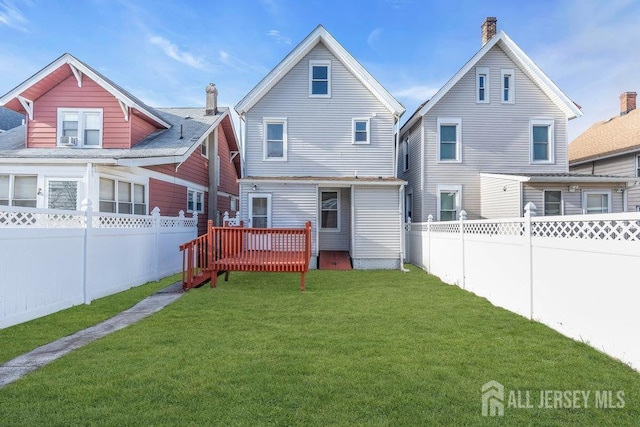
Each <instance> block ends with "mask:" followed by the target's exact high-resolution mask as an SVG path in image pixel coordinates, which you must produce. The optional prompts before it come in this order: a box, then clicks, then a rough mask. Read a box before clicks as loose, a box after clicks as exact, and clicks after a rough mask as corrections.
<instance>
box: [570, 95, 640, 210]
mask: <svg viewBox="0 0 640 427" xmlns="http://www.w3.org/2000/svg"><path fill="white" fill-rule="evenodd" d="M636 97H637V93H636V92H624V93H623V94H622V95H620V115H619V116H616V117H612V118H610V119H609V120H604V121H602V122H598V123H595V124H594V125H593V126H591V127H590V128H589V129H587V130H586V131H584V132H583V133H582V134H581V135H580V136H578V137H577V138H576V139H575V140H574V141H573V142H572V143H571V144H569V170H571V172H575V173H581V174H590V175H595V174H613V175H622V176H626V177H630V178H632V181H631V182H629V185H628V186H627V188H624V189H623V192H622V194H621V197H622V200H623V206H625V210H626V211H628V212H633V211H636V212H640V110H637V109H636Z"/></svg>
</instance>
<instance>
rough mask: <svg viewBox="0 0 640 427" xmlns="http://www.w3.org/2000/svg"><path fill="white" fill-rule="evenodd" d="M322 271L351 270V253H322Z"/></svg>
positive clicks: (320, 263) (320, 266)
mask: <svg viewBox="0 0 640 427" xmlns="http://www.w3.org/2000/svg"><path fill="white" fill-rule="evenodd" d="M318 268H319V269H320V270H351V260H350V259H349V252H346V251H320V262H319V266H318Z"/></svg>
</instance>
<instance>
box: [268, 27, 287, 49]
mask: <svg viewBox="0 0 640 427" xmlns="http://www.w3.org/2000/svg"><path fill="white" fill-rule="evenodd" d="M267 35H268V36H269V37H271V38H272V39H274V40H275V41H276V43H278V44H286V45H290V44H291V39H290V38H289V37H285V36H283V35H282V34H280V31H278V30H269V31H268V32H267Z"/></svg>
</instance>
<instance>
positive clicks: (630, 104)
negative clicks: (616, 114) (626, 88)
mask: <svg viewBox="0 0 640 427" xmlns="http://www.w3.org/2000/svg"><path fill="white" fill-rule="evenodd" d="M637 95H638V94H637V93H636V92H624V93H623V94H622V95H620V115H621V116H624V115H625V114H627V113H629V112H631V111H633V110H635V109H636V96H637Z"/></svg>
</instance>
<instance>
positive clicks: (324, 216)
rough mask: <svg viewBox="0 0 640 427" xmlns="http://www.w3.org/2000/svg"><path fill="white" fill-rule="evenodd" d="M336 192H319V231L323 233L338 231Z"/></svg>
mask: <svg viewBox="0 0 640 427" xmlns="http://www.w3.org/2000/svg"><path fill="white" fill-rule="evenodd" d="M338 195H339V192H338V191H336V190H322V191H321V192H320V198H321V200H320V218H321V222H320V229H321V230H323V231H327V230H328V231H340V198H339V197H338Z"/></svg>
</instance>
